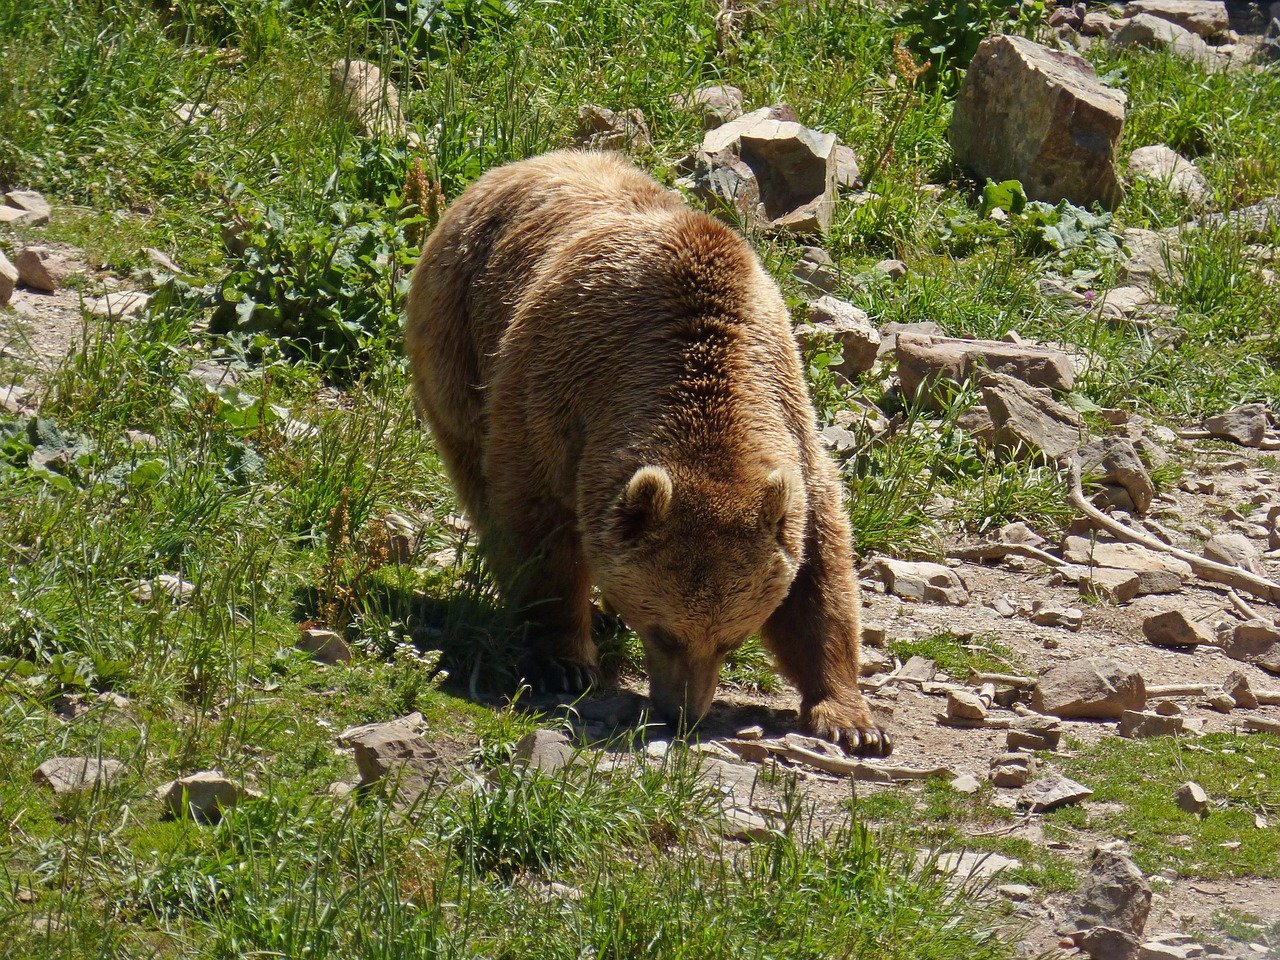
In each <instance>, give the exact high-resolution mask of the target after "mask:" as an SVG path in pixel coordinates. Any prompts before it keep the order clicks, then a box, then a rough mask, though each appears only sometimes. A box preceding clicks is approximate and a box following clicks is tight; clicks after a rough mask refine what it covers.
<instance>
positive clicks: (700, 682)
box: [645, 645, 721, 731]
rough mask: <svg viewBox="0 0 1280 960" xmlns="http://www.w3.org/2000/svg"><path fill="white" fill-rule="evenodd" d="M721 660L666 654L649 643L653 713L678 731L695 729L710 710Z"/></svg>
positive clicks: (647, 657)
mask: <svg viewBox="0 0 1280 960" xmlns="http://www.w3.org/2000/svg"><path fill="white" fill-rule="evenodd" d="M720 659H721V658H719V657H716V656H711V657H698V656H694V655H689V654H674V655H672V654H666V653H663V652H660V651H655V650H652V649H649V648H648V645H646V650H645V661H646V663H647V664H648V668H649V702H650V704H651V705H652V710H653V713H654V715H655V716H657V717H658V718H659V719H661V720H662V721H664V722H665V723H668V724H670V725H671V726H673V727H675V728H676V729H677V730H681V731H683V730H687V729H689V728H692V727H693V726H694V725H695V724H696V723H697V722H698V721H699V720H701V719H702V718H703V717H704V716H706V714H707V711H708V710H710V709H711V702H712V701H713V700H714V699H715V696H716V684H717V682H718V681H719V679H720Z"/></svg>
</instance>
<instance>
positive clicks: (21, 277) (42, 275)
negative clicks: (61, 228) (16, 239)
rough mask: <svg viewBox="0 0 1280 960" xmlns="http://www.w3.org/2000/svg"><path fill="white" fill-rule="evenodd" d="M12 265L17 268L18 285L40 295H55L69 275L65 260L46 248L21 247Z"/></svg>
mask: <svg viewBox="0 0 1280 960" xmlns="http://www.w3.org/2000/svg"><path fill="white" fill-rule="evenodd" d="M14 264H15V266H17V268H18V284H19V285H20V286H23V287H26V288H27V289H28V290H36V291H39V292H41V293H55V292H56V291H57V290H58V288H59V287H60V286H61V285H62V281H63V280H64V279H65V278H66V276H67V274H68V273H70V268H69V266H68V264H67V261H66V259H65V258H64V257H62V256H61V255H59V254H57V253H54V252H53V251H52V250H50V249H49V248H48V247H23V248H22V249H21V250H19V251H18V253H17V256H16V257H15V258H14Z"/></svg>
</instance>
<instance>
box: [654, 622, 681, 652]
mask: <svg viewBox="0 0 1280 960" xmlns="http://www.w3.org/2000/svg"><path fill="white" fill-rule="evenodd" d="M645 636H647V637H648V639H649V642H650V643H652V644H653V645H654V646H656V647H657V648H658V649H659V650H661V651H662V652H663V653H679V652H680V641H679V640H677V639H676V635H675V634H674V633H672V632H671V631H670V630H667V629H666V628H664V627H650V628H649V629H648V631H646V634H645Z"/></svg>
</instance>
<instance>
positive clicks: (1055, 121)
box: [951, 36, 1125, 210]
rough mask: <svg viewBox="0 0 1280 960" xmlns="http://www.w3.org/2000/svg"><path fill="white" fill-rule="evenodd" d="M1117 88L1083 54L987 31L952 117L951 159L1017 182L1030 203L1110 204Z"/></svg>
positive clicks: (1121, 102)
mask: <svg viewBox="0 0 1280 960" xmlns="http://www.w3.org/2000/svg"><path fill="white" fill-rule="evenodd" d="M1124 111H1125V95H1124V94H1123V93H1122V92H1120V91H1119V90H1113V89H1112V88H1110V87H1107V86H1105V85H1104V84H1102V83H1101V82H1100V81H1099V80H1098V76H1097V73H1095V71H1094V69H1093V66H1092V65H1091V64H1090V63H1089V62H1088V61H1087V60H1085V59H1084V58H1083V57H1081V56H1079V55H1078V54H1075V53H1069V52H1066V51H1059V50H1051V49H1049V48H1048V47H1045V46H1042V45H1041V44H1038V43H1033V42H1032V41H1030V40H1024V39H1022V38H1020V37H1009V36H995V37H988V38H987V39H985V40H983V41H982V43H981V44H980V45H979V46H978V50H977V53H976V54H975V55H974V58H973V61H972V62H971V63H970V64H969V69H968V71H967V72H966V74H965V78H964V83H963V85H962V86H961V88H960V93H959V96H958V97H957V99H956V105H955V111H954V113H953V114H952V119H951V145H952V147H953V148H954V150H955V152H956V158H957V159H958V160H959V161H960V163H961V164H962V165H963V166H965V167H967V168H968V169H970V170H972V171H974V172H975V173H976V174H977V175H978V178H979V180H982V179H984V178H990V179H992V180H996V181H1001V180H1020V181H1021V182H1022V185H1023V188H1024V189H1025V190H1026V192H1027V196H1028V197H1030V198H1031V199H1033V200H1045V201H1048V202H1049V203H1057V202H1058V201H1060V200H1070V201H1071V202H1072V203H1075V204H1078V205H1080V206H1085V207H1088V206H1091V205H1092V204H1094V203H1099V204H1101V205H1102V206H1103V207H1105V208H1107V209H1108V210H1110V209H1113V208H1114V207H1115V206H1116V205H1117V204H1118V203H1119V202H1120V200H1121V198H1122V196H1123V190H1122V188H1121V186H1120V180H1119V177H1118V176H1117V174H1116V168H1115V158H1116V144H1117V142H1118V141H1119V139H1120V133H1121V131H1122V130H1123V128H1124Z"/></svg>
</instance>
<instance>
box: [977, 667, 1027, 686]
mask: <svg viewBox="0 0 1280 960" xmlns="http://www.w3.org/2000/svg"><path fill="white" fill-rule="evenodd" d="M969 683H970V684H972V685H973V686H975V687H980V686H982V685H983V684H984V683H994V684H996V686H1006V687H1017V688H1018V689H1019V690H1030V689H1032V688H1033V687H1034V686H1035V685H1036V682H1035V681H1034V680H1032V679H1031V678H1030V677H1019V676H1017V675H1016V674H1013V673H979V672H978V671H977V670H974V669H973V668H972V667H970V668H969Z"/></svg>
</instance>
